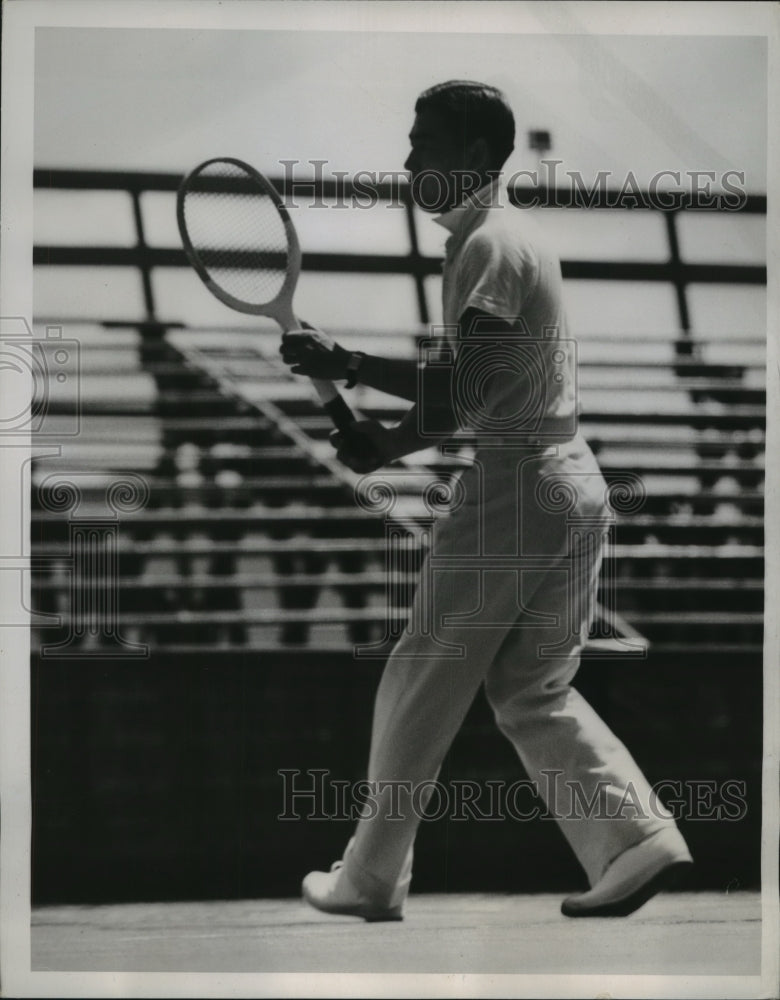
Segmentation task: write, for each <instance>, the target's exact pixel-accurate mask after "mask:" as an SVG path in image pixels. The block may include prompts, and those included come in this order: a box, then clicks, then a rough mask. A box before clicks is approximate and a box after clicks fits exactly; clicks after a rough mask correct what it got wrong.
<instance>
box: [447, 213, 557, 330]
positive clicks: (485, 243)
mask: <svg viewBox="0 0 780 1000" xmlns="http://www.w3.org/2000/svg"><path fill="white" fill-rule="evenodd" d="M537 272H538V265H537V262H536V258H535V255H534V254H533V252H532V250H531V248H530V247H529V246H527V245H519V246H517V245H514V246H513V245H511V244H508V242H507V241H503V240H501V239H499V238H497V237H496V236H495V235H492V234H486V233H483V232H480V231H477V232H476V233H474V234H472V236H470V237H469V239H468V241H467V243H466V245H465V246H464V247H463V251H462V257H461V261H460V267H459V271H458V279H457V280H458V292H459V294H458V299H459V302H458V315H459V316H462V315H463V313H464V312H465V311H466V310H467V309H469V308H471V309H477V310H479V311H480V312H486V313H490V314H491V315H493V316H497V317H500V318H502V319H506V320H507V322H509V323H511V322H514V320H516V319H517V317H518V316H519V315H520V314H521V313H522V311H523V306H524V304H525V302H527V300H528V297H529V296H530V294H531V293H532V292H533V289H534V286H535V283H536V277H537Z"/></svg>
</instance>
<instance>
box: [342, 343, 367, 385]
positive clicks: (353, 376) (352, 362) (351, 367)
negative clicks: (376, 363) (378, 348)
mask: <svg viewBox="0 0 780 1000" xmlns="http://www.w3.org/2000/svg"><path fill="white" fill-rule="evenodd" d="M363 358H365V354H364V353H363V352H362V351H354V352H353V353H352V354H350V356H349V361H348V362H347V384H346V388H347V389H354V388H355V386H356V385H357V376H358V372H359V371H360V366H361V365H362V364H363Z"/></svg>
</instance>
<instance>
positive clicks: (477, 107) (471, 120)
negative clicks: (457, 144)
mask: <svg viewBox="0 0 780 1000" xmlns="http://www.w3.org/2000/svg"><path fill="white" fill-rule="evenodd" d="M414 110H415V112H416V113H420V112H424V111H434V112H436V113H437V114H440V115H442V116H443V117H445V118H447V119H448V120H449V121H450V123H451V124H452V127H453V130H454V132H455V134H456V135H457V136H458V137H460V138H462V139H463V141H464V142H465V143H471V142H474V140H475V139H484V140H485V141H486V142H487V144H488V147H489V149H490V153H491V158H492V161H493V162H492V163H491V167H492V168H494V169H499V168H501V167H502V166H503V165H504V163H505V161H506V160H507V158H508V157H509V154H510V153H511V152H512V150H513V149H514V148H515V117H514V115H513V114H512V109H511V108H510V107H509V104H508V103H507V99H506V97H504V95H503V94H502V93H501V91H500V90H498V89H497V88H496V87H490V86H488V85H487V84H486V83H475V82H474V81H473V80H448V81H447V82H446V83H437V84H436V85H435V86H434V87H429V88H428V90H424V91H423V92H422V94H420V96H419V97H418V98H417V103H416V104H415V106H414Z"/></svg>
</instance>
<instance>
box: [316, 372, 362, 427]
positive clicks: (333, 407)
mask: <svg viewBox="0 0 780 1000" xmlns="http://www.w3.org/2000/svg"><path fill="white" fill-rule="evenodd" d="M311 381H312V384H313V386H314V388H315V389H316V390H317V395H318V396H319V397H320V399H321V400H322V407H323V409H324V410H325V412H326V413H327V414H328V416H329V417H330V419H331V420H332V421H333V424H334V426H335V427H336V428H337V429H338V430H340V431H346V430H348V429H349V425H350V424H351V423H353V421H354V419H355V417H354V415H353V413H352V410H350V408H349V407H348V406H347V404H346V403H345V402H344V398H343V397H342V396H341V395H340V394H339V392H338V390H337V389H336V387H335V385H334V384H333V383H332V382H325V381H323V380H322V379H318V378H313V379H312V380H311Z"/></svg>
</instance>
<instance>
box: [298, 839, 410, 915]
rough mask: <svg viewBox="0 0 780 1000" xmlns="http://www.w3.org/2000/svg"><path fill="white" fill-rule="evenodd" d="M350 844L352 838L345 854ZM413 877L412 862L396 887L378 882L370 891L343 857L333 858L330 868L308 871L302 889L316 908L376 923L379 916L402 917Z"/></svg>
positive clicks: (348, 850)
mask: <svg viewBox="0 0 780 1000" xmlns="http://www.w3.org/2000/svg"><path fill="white" fill-rule="evenodd" d="M351 848H352V840H350V842H349V844H348V845H347V849H346V851H345V852H344V857H345V858H346V857H347V856H348V854H349V852H350V850H351ZM410 881H411V864H408V865H407V866H406V870H405V871H404V873H403V878H402V880H401V882H400V883H399V885H398V886H397V887H396V889H395V890H394V891H392V892H387V891H385V892H382V886H381V885H380V884H379V883H377V886H376V890H377V891H376V892H374V893H369V892H367V891H365V890H362V889H361V888H360V887H359V886H357V885H356V884H355V881H354V880H353V879H352V878H351V877H350V875H349V872H348V871H347V869H346V868H345V867H344V861H334V862H333V864H332V865H331V866H330V871H329V872H309V874H308V875H307V876H306V878H305V879H304V880H303V884H302V885H301V891H302V892H303V898H304V899H305V900H306V902H307V903H309V905H310V906H313V907H314V908H315V909H316V910H321V911H322V912H323V913H337V914H342V915H346V916H352V917H362V918H363V919H364V920H367V921H369V922H372V923H373V922H375V921H380V920H403V905H404V901H405V900H406V896H407V893H408V891H409V883H410ZM382 897H384V898H382Z"/></svg>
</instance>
